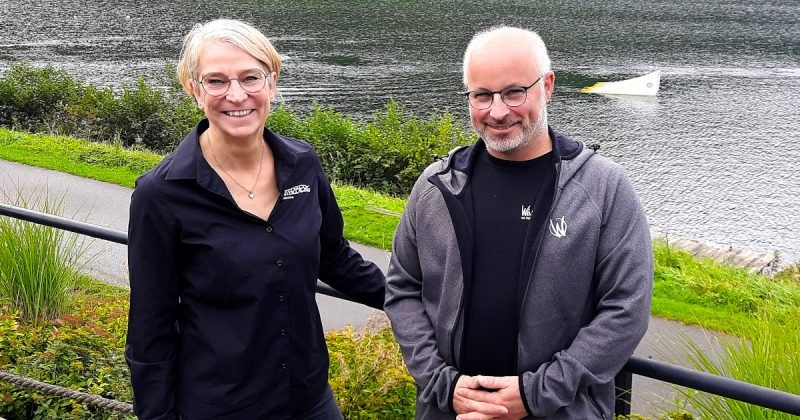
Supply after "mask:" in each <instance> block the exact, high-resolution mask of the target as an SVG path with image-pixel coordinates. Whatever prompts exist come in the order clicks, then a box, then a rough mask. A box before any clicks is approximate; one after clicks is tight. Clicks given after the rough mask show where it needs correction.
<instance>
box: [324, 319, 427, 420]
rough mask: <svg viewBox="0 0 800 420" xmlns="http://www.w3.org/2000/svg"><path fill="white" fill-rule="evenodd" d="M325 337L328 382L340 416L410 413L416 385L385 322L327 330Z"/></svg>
mask: <svg viewBox="0 0 800 420" xmlns="http://www.w3.org/2000/svg"><path fill="white" fill-rule="evenodd" d="M326 341H327V344H328V351H329V353H330V358H331V367H330V374H329V377H330V384H331V388H332V389H333V393H334V395H335V396H336V400H337V403H338V404H339V408H340V409H341V410H342V414H344V418H346V419H347V418H350V419H354V418H357V419H390V418H391V419H398V418H413V417H414V407H415V406H414V400H415V398H416V392H417V391H416V385H415V383H414V379H413V378H412V377H411V375H410V374H409V373H408V371H407V370H406V367H405V364H404V363H403V357H402V355H401V354H400V347H399V346H398V345H397V342H396V341H395V340H394V336H393V335H392V330H391V329H390V328H389V327H388V326H382V327H380V328H378V329H377V330H375V331H369V328H365V329H362V330H360V331H358V332H356V331H354V330H353V329H352V328H351V327H348V328H347V329H345V330H338V331H331V332H329V333H328V334H326Z"/></svg>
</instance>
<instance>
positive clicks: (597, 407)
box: [587, 387, 608, 420]
mask: <svg viewBox="0 0 800 420" xmlns="http://www.w3.org/2000/svg"><path fill="white" fill-rule="evenodd" d="M587 391H588V396H589V403H590V404H591V405H592V406H593V407H594V409H595V411H597V414H598V416H599V417H598V418H601V419H603V420H608V417H606V413H604V412H603V410H602V409H601V408H600V404H599V403H598V402H597V399H595V398H594V392H593V391H592V388H591V387H589V388H587Z"/></svg>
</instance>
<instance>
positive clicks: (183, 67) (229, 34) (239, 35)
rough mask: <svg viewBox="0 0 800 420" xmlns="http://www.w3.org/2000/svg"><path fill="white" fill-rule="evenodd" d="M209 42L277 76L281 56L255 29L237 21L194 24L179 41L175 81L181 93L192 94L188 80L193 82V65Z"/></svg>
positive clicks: (228, 20)
mask: <svg viewBox="0 0 800 420" xmlns="http://www.w3.org/2000/svg"><path fill="white" fill-rule="evenodd" d="M213 42H226V43H228V44H231V45H233V46H235V47H238V48H240V49H241V50H242V51H244V52H246V53H248V54H250V55H251V56H253V58H255V59H256V60H258V61H260V62H261V64H263V65H264V67H265V68H264V70H265V71H266V72H267V73H271V72H275V80H277V79H278V76H279V75H280V73H281V56H280V55H279V54H278V51H277V50H275V47H273V46H272V43H271V42H269V39H267V37H266V36H264V34H262V33H261V32H260V31H259V30H258V29H256V28H254V27H252V26H250V25H248V24H246V23H244V22H241V21H238V20H230V19H217V20H212V21H210V22H207V23H201V24H197V25H195V26H194V28H192V30H191V31H189V33H188V34H186V37H185V38H184V39H183V47H182V48H181V55H180V59H179V60H178V68H177V73H178V80H180V82H181V86H183V90H185V91H186V93H188V94H189V95H191V94H192V87H191V86H192V80H197V78H198V77H199V75H198V74H197V64H198V62H199V61H200V57H201V56H202V55H203V52H204V50H205V48H206V47H207V46H208V45H209V44H211V43H213Z"/></svg>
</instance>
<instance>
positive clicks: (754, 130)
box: [0, 0, 800, 262]
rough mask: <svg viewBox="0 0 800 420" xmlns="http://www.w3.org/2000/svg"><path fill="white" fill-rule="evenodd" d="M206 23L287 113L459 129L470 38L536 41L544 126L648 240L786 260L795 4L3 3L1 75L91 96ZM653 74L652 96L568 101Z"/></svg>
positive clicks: (793, 153)
mask: <svg viewBox="0 0 800 420" xmlns="http://www.w3.org/2000/svg"><path fill="white" fill-rule="evenodd" d="M217 17H231V18H237V19H242V20H245V21H248V22H251V23H253V24H255V25H256V26H257V27H259V28H260V29H261V30H262V31H264V32H265V33H266V34H267V35H268V36H270V37H271V39H272V40H273V41H274V43H275V45H276V47H277V48H278V50H279V51H280V52H281V54H282V55H283V56H284V57H285V62H284V70H283V72H282V74H281V79H280V81H279V87H280V89H281V90H282V94H283V98H284V102H285V104H286V105H287V106H288V107H290V108H293V109H298V110H304V109H308V108H309V107H310V106H311V104H313V103H314V102H315V101H316V102H318V103H320V104H322V105H326V106H327V105H330V106H332V107H334V108H335V109H337V110H339V111H341V112H344V113H348V114H353V115H356V116H366V115H370V114H371V113H372V112H373V111H374V110H375V109H379V108H381V107H382V106H383V104H385V103H386V102H387V101H388V100H389V99H390V98H392V99H395V100H396V101H398V102H400V103H402V104H404V105H406V106H407V108H408V109H409V110H410V111H412V112H414V113H416V114H420V115H427V114H429V113H431V112H436V111H443V110H447V111H449V112H452V113H454V114H456V115H458V116H459V117H460V118H461V119H462V121H464V123H465V124H466V123H467V120H466V111H467V104H466V103H465V102H464V101H463V99H462V98H461V97H459V96H457V95H456V92H458V91H460V90H461V89H462V86H461V68H460V66H461V64H460V62H461V55H462V53H463V50H464V48H465V46H466V44H467V42H468V41H469V39H470V38H471V36H472V34H473V33H474V32H475V31H476V30H479V29H483V28H486V27H488V26H491V25H495V24H501V23H502V24H511V25H519V26H525V27H529V28H532V29H534V30H537V31H539V32H540V34H541V35H542V36H543V38H544V39H545V42H546V43H547V44H548V47H549V49H550V55H551V58H552V60H553V66H554V70H555V71H556V91H555V97H554V101H553V103H552V105H551V106H550V110H549V111H550V121H551V125H552V126H553V127H554V128H555V129H556V130H558V131H561V132H564V133H566V134H568V135H571V136H572V137H574V138H577V139H579V140H583V141H586V142H589V143H599V144H601V145H602V148H601V152H602V153H603V154H605V155H608V156H610V157H612V158H613V159H614V160H616V161H617V162H619V163H621V164H622V165H624V166H625V167H626V168H627V169H628V171H629V173H630V175H631V177H632V179H633V182H634V183H635V185H636V188H637V190H638V191H639V193H640V196H641V199H642V201H643V203H644V205H645V208H646V211H647V216H648V219H649V221H650V223H651V225H652V227H653V228H654V229H655V230H658V231H661V232H667V233H669V234H670V235H673V236H675V237H686V238H691V239H699V240H705V241H710V242H715V243H719V244H724V245H731V246H733V247H737V248H744V249H749V250H754V251H773V250H778V251H780V252H781V254H782V256H783V258H784V261H785V262H790V261H797V260H800V175H798V170H797V166H798V164H800V121H798V120H799V118H798V117H800V110H799V109H800V108H798V104H799V103H800V6H799V5H798V3H797V0H765V1H760V2H752V1H749V0H717V1H703V0H699V1H698V0H675V1H670V2H642V1H640V0H611V1H608V2H596V1H591V0H544V1H533V0H526V1H491V0H488V1H475V0H469V1H449V0H441V1H439V0H436V1H428V2H414V1H389V0H373V1H352V0H339V1H307V0H291V1H282V0H277V1H252V0H240V1H235V2H234V1H209V2H196V1H195V2H188V1H182V0H176V1H167V2H164V1H152V0H136V1H133V0H108V1H104V2H86V1H75V0H62V1H53V0H41V1H36V2H32V1H17V0H0V71H1V70H3V69H6V68H8V67H9V66H10V65H11V64H12V63H15V62H17V61H20V60H28V61H30V62H32V63H34V64H37V65H43V64H52V65H53V66H56V67H58V68H62V69H65V70H67V71H68V72H70V73H71V74H73V75H75V76H76V77H79V78H81V79H82V80H84V81H86V82H90V83H93V84H97V85H104V86H120V85H122V84H124V83H127V82H131V81H133V80H134V79H135V78H136V77H138V76H139V75H146V76H147V77H150V78H152V79H153V80H157V75H158V74H160V73H161V71H162V69H163V67H164V65H165V63H168V62H174V61H175V60H176V58H177V56H178V53H179V49H180V43H181V39H182V37H183V35H184V34H185V33H186V32H187V31H188V30H189V29H190V28H191V26H192V25H193V24H194V23H197V22H201V21H206V20H209V19H213V18H217ZM657 69H660V70H662V72H663V74H662V84H661V90H660V92H659V95H658V97H656V98H651V99H620V98H615V97H606V96H600V95H586V94H581V93H579V90H580V88H581V87H582V86H586V85H589V84H591V83H593V82H594V81H596V80H620V79H624V78H628V77H632V76H637V75H641V74H644V73H647V72H650V71H652V70H657ZM398 141H402V139H398Z"/></svg>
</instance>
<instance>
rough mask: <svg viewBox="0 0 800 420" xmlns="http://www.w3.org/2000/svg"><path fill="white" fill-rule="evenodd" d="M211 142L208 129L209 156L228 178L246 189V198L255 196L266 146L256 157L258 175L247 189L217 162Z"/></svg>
mask: <svg viewBox="0 0 800 420" xmlns="http://www.w3.org/2000/svg"><path fill="white" fill-rule="evenodd" d="M212 143H213V142H212V141H211V132H210V131H209V132H208V147H209V148H211V157H213V158H214V162H215V163H216V164H217V166H219V168H220V169H222V172H224V173H225V175H228V178H230V179H231V180H232V181H233V182H235V183H236V185H238V186H240V187H241V188H242V189H243V190H245V191H247V193H248V194H247V197H248V198H250V199H251V200H252V199H254V198H256V193H255V190H256V185H258V180H259V179H260V178H261V167H262V166H263V165H264V149H266V147H262V148H261V156H260V157H259V158H258V175H256V180H255V182H253V187H252V188H250V189H247V188H246V187H245V186H244V185H242V184H241V183H240V182H239V181H237V180H236V178H234V177H233V176H232V175H231V174H229V173H228V171H226V170H225V168H223V167H222V164H221V163H219V160H218V159H217V155H216V154H215V153H214V145H213V144H212Z"/></svg>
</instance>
